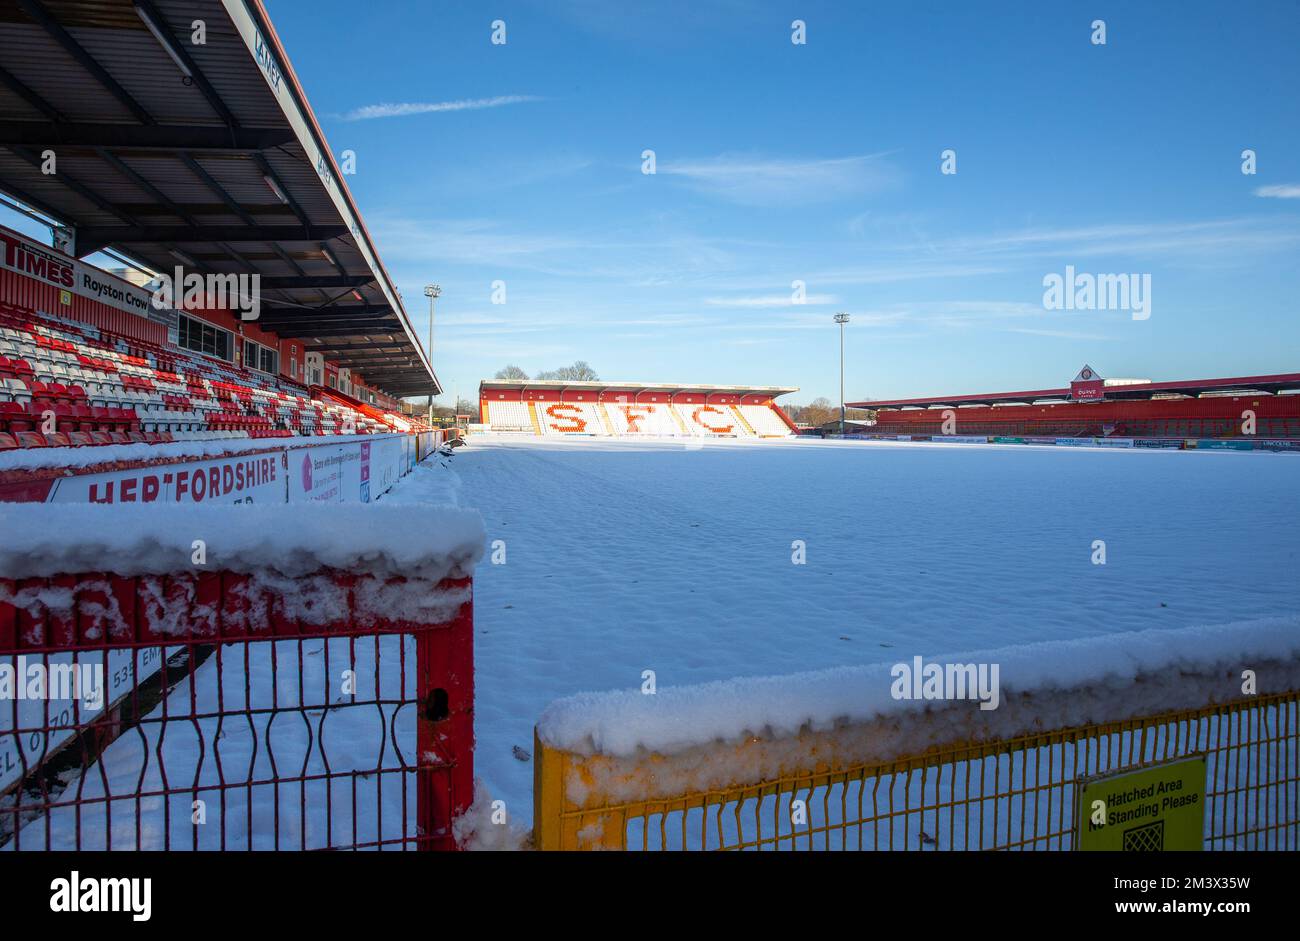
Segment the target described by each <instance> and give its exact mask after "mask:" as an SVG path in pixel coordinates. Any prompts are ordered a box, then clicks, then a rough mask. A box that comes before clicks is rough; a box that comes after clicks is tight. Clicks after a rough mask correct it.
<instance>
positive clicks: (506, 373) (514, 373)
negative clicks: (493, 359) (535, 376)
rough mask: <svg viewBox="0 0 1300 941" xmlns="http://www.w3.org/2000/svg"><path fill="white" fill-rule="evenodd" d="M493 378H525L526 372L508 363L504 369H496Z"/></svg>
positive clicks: (526, 376)
mask: <svg viewBox="0 0 1300 941" xmlns="http://www.w3.org/2000/svg"><path fill="white" fill-rule="evenodd" d="M492 378H493V379H527V378H528V373H526V372H524V371H523V370H522V369H520V368H519V367H518V366H515V365H510V366H506V368H505V369H498V370H497V374H496V375H495V376H493V377H492Z"/></svg>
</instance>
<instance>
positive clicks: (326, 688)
mask: <svg viewBox="0 0 1300 941" xmlns="http://www.w3.org/2000/svg"><path fill="white" fill-rule="evenodd" d="M471 589H472V586H471V582H470V579H468V578H464V579H448V580H444V581H442V582H424V583H421V582H418V581H415V580H407V579H401V578H398V579H381V578H377V577H372V576H367V575H353V574H348V573H343V572H338V571H322V572H317V573H315V574H313V575H311V576H308V577H306V578H303V579H294V580H286V579H279V580H278V581H273V580H269V579H265V578H259V577H257V576H248V575H239V574H234V573H231V572H201V573H182V574H176V575H167V576H140V577H134V578H123V577H118V576H113V575H106V574H99V573H82V574H79V575H75V576H72V575H68V576H57V577H53V578H45V579H24V580H17V581H15V580H5V579H0V848H2V849H45V848H49V849H318V848H335V849H340V848H348V849H361V848H373V849H426V850H440V849H452V848H454V846H455V841H454V839H453V835H452V826H451V824H452V821H453V820H454V818H455V816H456V815H458V814H460V813H462V812H463V811H465V810H466V809H467V808H468V806H469V804H470V803H471V801H472V799H473V780H474V779H473V746H474V737H473V714H472V709H473V701H474V690H473V631H472V628H473V616H472V600H471ZM402 599H405V602H403V601H402ZM412 602H414V603H412ZM96 678H98V683H99V685H98V693H96V685H95V683H96ZM6 680H7V681H8V685H7V686H6ZM78 684H79V685H78Z"/></svg>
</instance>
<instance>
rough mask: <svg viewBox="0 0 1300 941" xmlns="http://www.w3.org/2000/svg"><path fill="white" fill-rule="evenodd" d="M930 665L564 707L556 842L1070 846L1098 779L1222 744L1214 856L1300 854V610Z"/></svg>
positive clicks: (547, 836) (557, 731) (546, 773)
mask: <svg viewBox="0 0 1300 941" xmlns="http://www.w3.org/2000/svg"><path fill="white" fill-rule="evenodd" d="M919 659H920V658H917V659H916V660H913V659H908V660H906V661H904V662H903V663H902V664H888V663H885V664H876V665H871V666H866V667H856V668H846V669H838V670H830V671H824V672H818V673H806V674H798V675H794V676H788V677H766V678H758V679H738V680H731V681H727V682H721V683H711V684H704V685H701V686H694V687H679V688H669V689H661V690H660V691H659V692H657V693H656V694H653V695H643V694H642V693H641V692H640V691H639V690H636V691H618V692H611V693H601V694H584V695H580V696H575V697H570V698H568V699H564V700H560V701H558V702H556V703H553V704H552V705H551V706H550V707H549V708H548V709H547V710H546V711H545V712H544V713H543V715H542V717H541V719H540V721H539V723H538V726H537V729H536V733H535V739H536V748H535V751H534V755H535V761H536V765H535V778H534V789H535V794H534V839H535V841H536V844H537V846H538V847H539V848H541V849H596V848H601V849H611V848H612V849H644V850H656V849H919V850H927V849H995V848H996V849H1071V848H1075V847H1076V846H1077V842H1076V841H1077V834H1076V828H1075V819H1076V812H1077V807H1076V806H1075V800H1076V796H1077V788H1078V785H1079V783H1080V782H1081V781H1082V780H1083V779H1086V778H1090V777H1095V776H1098V775H1103V774H1111V773H1114V772H1117V771H1123V770H1128V769H1135V768H1143V767H1149V766H1151V765H1154V764H1158V763H1161V762H1166V761H1170V760H1173V759H1177V758H1181V757H1185V756H1189V755H1204V756H1205V758H1206V762H1207V773H1206V784H1205V787H1206V790H1205V800H1206V807H1205V816H1204V820H1205V825H1204V845H1205V846H1206V848H1210V849H1243V848H1249V849H1296V848H1300V772H1298V770H1297V760H1298V759H1300V618H1288V619H1282V620H1270V621H1255V622H1243V623H1237V624H1228V625H1221V626H1216V627H1198V628H1189V629H1182V630H1175V631H1155V630H1153V631H1143V632H1136V633H1131V634H1124V635H1118V636H1115V635H1108V636H1105V637H1098V638H1089V639H1084V640H1072V641H1060V642H1050V643H1043V644H1034V645H1027V646H1021V647H1013V648H1005V649H1000V650H992V651H983V652H977V653H967V654H959V655H953V656H945V657H937V658H925V659H924V661H921V662H919V663H918V660H919ZM904 666H906V667H907V670H906V671H903V669H902V667H904ZM932 666H937V667H939V668H940V672H939V673H938V674H936V673H934V671H933V670H932V669H930V668H931V667H932ZM981 666H982V667H983V668H984V672H983V673H981V672H980V667H981ZM918 667H919V669H918ZM965 667H969V668H973V672H972V671H971V670H963V669H961V668H965ZM994 667H996V672H995V671H994V669H993V668H994ZM1246 671H1251V672H1250V674H1248V675H1246ZM914 677H915V678H916V679H915V685H912V684H913V678H914ZM936 677H937V679H936ZM927 679H928V680H933V681H934V682H935V683H937V684H938V685H937V686H934V687H931V689H933V690H934V691H936V692H940V693H943V692H946V693H947V694H948V698H937V697H936V698H928V697H927V696H926V691H927V687H926V686H925V680H927ZM1248 679H1249V680H1250V682H1253V684H1254V685H1253V686H1251V685H1249V683H1248ZM989 680H991V681H992V682H988V681H989ZM954 681H956V683H958V684H962V687H963V688H964V691H965V695H964V696H961V697H959V698H954V696H953V693H954V692H955V691H957V690H955V688H954ZM966 681H969V682H966ZM945 684H947V685H945ZM909 694H910V695H909ZM994 702H996V706H995V707H991V704H992V703H994ZM981 703H983V705H984V708H981ZM796 802H797V803H796Z"/></svg>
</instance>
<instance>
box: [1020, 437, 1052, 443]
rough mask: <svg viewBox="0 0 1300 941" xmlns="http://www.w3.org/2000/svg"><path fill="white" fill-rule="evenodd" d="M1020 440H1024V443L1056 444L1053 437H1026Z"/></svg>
mask: <svg viewBox="0 0 1300 941" xmlns="http://www.w3.org/2000/svg"><path fill="white" fill-rule="evenodd" d="M1022 440H1023V441H1024V443H1025V444H1056V439H1055V438H1047V437H1043V436H1038V437H1026V438H1024V439H1022Z"/></svg>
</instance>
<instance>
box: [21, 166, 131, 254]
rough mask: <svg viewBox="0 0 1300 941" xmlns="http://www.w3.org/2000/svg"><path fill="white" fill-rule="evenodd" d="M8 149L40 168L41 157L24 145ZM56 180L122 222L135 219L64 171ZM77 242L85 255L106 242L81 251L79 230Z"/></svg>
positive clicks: (57, 216)
mask: <svg viewBox="0 0 1300 941" xmlns="http://www.w3.org/2000/svg"><path fill="white" fill-rule="evenodd" d="M9 150H10V152H11V153H14V154H17V155H18V156H19V157H22V158H23V159H24V160H26V161H27V162H28V163H30V164H31V165H32V166H33V167H36V168H37V169H38V170H39V169H40V167H41V162H42V161H41V158H40V157H39V156H38V155H37V154H34V153H32V152H31V151H30V150H28V149H27V148H26V147H10V148H9ZM58 180H59V182H60V183H61V184H63V185H64V186H66V187H67V188H68V189H70V190H72V191H73V192H74V193H76V194H77V195H78V196H80V197H81V198H83V199H86V200H89V201H90V202H92V203H94V204H95V206H96V207H97V208H99V209H102V210H103V211H104V212H106V213H108V214H110V215H112V216H114V217H116V218H118V219H121V220H122V221H123V222H132V223H133V222H134V221H135V220H134V219H132V218H131V217H130V216H128V215H126V214H124V213H123V212H122V210H121V209H119V208H118V207H117V206H114V205H113V204H112V203H110V202H109V201H108V200H106V199H104V198H103V197H101V196H100V195H99V194H98V193H96V192H95V191H94V190H92V189H91V188H90V187H88V186H86V185H84V184H82V183H79V182H78V181H77V180H75V179H73V178H72V177H70V176H68V174H66V173H60V174H59V175H58ZM56 218H60V219H61V218H63V214H62V213H59V214H57V215H56ZM77 242H78V247H77V253H78V254H79V255H85V254H88V253H89V252H90V251H94V250H97V249H100V248H103V247H104V244H107V243H104V244H100V245H95V246H94V248H92V249H87V250H86V251H85V252H83V251H81V247H80V242H81V235H80V232H78V235H77Z"/></svg>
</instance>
